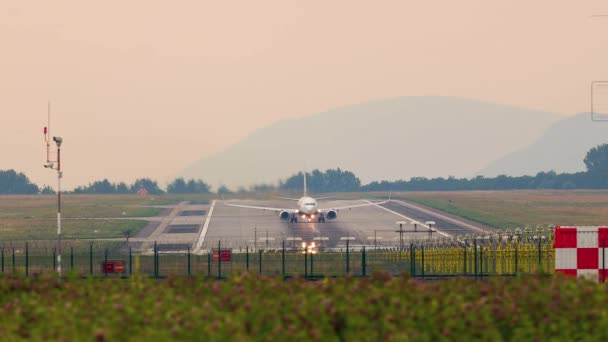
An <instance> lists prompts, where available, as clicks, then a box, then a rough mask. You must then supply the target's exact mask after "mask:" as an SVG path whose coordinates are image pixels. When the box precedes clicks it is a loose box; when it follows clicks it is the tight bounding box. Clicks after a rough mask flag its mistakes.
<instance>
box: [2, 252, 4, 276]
mask: <svg viewBox="0 0 608 342" xmlns="http://www.w3.org/2000/svg"><path fill="white" fill-rule="evenodd" d="M2 273H4V248H2Z"/></svg>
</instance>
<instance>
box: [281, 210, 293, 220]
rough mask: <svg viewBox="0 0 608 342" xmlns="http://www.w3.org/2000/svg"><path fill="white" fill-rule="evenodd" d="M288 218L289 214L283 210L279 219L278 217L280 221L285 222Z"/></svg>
mask: <svg viewBox="0 0 608 342" xmlns="http://www.w3.org/2000/svg"><path fill="white" fill-rule="evenodd" d="M290 216H291V214H290V213H289V212H288V211H285V210H283V211H281V212H280V213H279V217H280V218H281V219H282V220H287V219H289V217H290Z"/></svg>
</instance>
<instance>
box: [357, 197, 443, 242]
mask: <svg viewBox="0 0 608 342" xmlns="http://www.w3.org/2000/svg"><path fill="white" fill-rule="evenodd" d="M366 202H368V203H372V204H373V202H371V201H367V200H366ZM375 206H376V207H378V208H380V209H384V210H386V211H388V212H389V213H391V214H394V215H397V216H399V217H403V218H404V219H406V220H410V221H411V222H412V223H417V224H419V225H421V226H423V227H426V228H427V229H431V227H429V226H428V225H426V224H424V223H422V222H420V221H417V220H414V219H413V218H410V217H407V216H405V215H403V214H400V213H398V212H396V211H393V210H390V209H388V208H385V207H383V206H381V205H377V204H376V205H375ZM435 231H436V232H437V233H439V234H441V235H443V236H445V237H452V236H451V235H450V234H446V233H444V232H442V231H440V230H438V229H437V228H435Z"/></svg>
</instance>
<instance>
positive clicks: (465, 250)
mask: <svg viewBox="0 0 608 342" xmlns="http://www.w3.org/2000/svg"><path fill="white" fill-rule="evenodd" d="M463 261H464V262H463V265H464V268H463V272H464V276H465V277H466V276H467V245H466V242H465V245H464V260H463Z"/></svg>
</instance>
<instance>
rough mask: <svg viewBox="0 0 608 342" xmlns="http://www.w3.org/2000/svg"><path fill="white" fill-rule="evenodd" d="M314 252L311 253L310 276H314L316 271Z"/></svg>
mask: <svg viewBox="0 0 608 342" xmlns="http://www.w3.org/2000/svg"><path fill="white" fill-rule="evenodd" d="M313 255H314V254H313V253H312V252H311V253H310V277H311V278H313V277H314V272H313Z"/></svg>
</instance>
